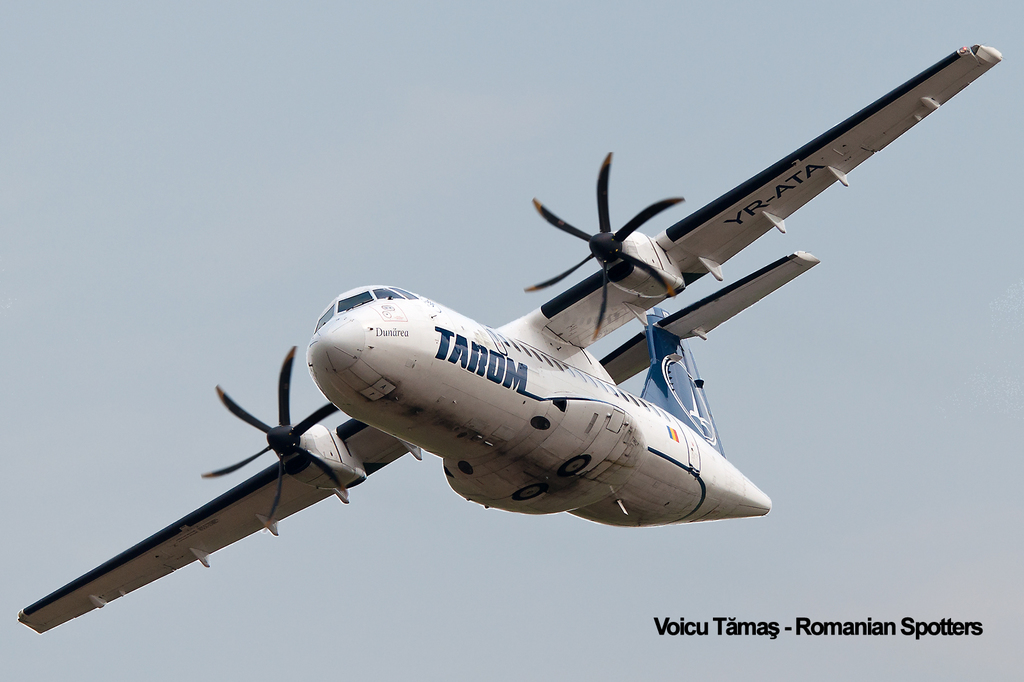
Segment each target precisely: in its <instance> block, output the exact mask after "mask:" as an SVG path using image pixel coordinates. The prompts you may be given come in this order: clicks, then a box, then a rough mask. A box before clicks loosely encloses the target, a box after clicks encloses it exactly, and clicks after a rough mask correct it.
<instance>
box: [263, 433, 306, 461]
mask: <svg viewBox="0 0 1024 682" xmlns="http://www.w3.org/2000/svg"><path fill="white" fill-rule="evenodd" d="M267 444H269V445H270V447H271V448H272V449H273V450H274V452H276V453H277V454H278V455H281V456H282V457H283V456H284V455H286V454H288V453H290V452H292V451H293V450H295V449H296V448H298V447H299V437H298V436H296V435H294V434H293V433H292V427H291V426H275V427H274V428H272V429H270V431H268V432H267Z"/></svg>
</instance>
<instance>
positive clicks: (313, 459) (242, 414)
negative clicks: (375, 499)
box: [203, 346, 344, 527]
mask: <svg viewBox="0 0 1024 682" xmlns="http://www.w3.org/2000/svg"><path fill="white" fill-rule="evenodd" d="M294 359H295V346H292V349H291V350H290V351H288V355H286V356H285V358H284V364H282V365H281V376H280V378H279V379H278V383H277V412H278V421H279V422H280V425H279V426H268V425H267V424H264V423H263V422H262V421H260V420H259V419H257V418H256V417H254V416H252V415H251V414H249V413H248V412H246V411H245V410H244V409H242V408H241V407H240V406H239V405H238V403H236V402H235V401H234V400H232V399H231V398H230V397H229V396H228V394H227V393H225V392H224V391H223V390H222V389H221V387H220V386H218V387H217V395H219V396H220V399H221V402H223V403H224V407H226V408H228V410H229V411H230V412H231V414H233V415H235V416H236V417H238V418H239V419H241V420H242V421H244V422H245V423H247V424H250V425H252V426H255V427H256V428H257V429H259V430H260V431H262V432H263V433H265V434H267V447H265V448H263V449H262V450H260V451H259V452H257V453H256V454H255V455H252V456H251V457H246V458H245V459H243V460H242V461H241V462H238V463H237V464H232V465H231V466H229V467H225V468H223V469H218V470H216V471H211V472H208V473H205V474H203V478H214V477H216V476H224V475H225V474H230V473H231V472H233V471H237V470H238V469H241V468H242V467H244V466H245V465H246V464H248V463H249V462H251V461H253V460H255V459H256V458H257V457H259V456H260V455H262V454H264V453H267V452H270V451H271V450H273V451H274V453H275V454H276V455H277V493H275V495H274V503H273V504H272V505H271V506H270V513H269V514H267V521H266V523H265V524H264V525H266V526H267V527H270V526H271V525H272V524H273V523H274V513H275V512H276V511H277V505H278V503H279V502H280V501H281V485H282V482H283V481H284V473H285V471H284V467H285V459H289V460H290V459H293V458H302V459H305V460H306V461H307V462H308V463H309V464H312V465H313V466H315V467H317V468H318V469H320V471H322V472H324V473H325V474H326V475H327V476H328V477H329V478H330V479H331V480H332V481H334V483H336V484H337V486H338V488H343V487H344V486H343V485H342V483H341V481H340V480H339V479H338V476H337V474H335V473H334V472H333V471H332V470H331V468H330V467H329V466H327V465H326V464H324V463H323V462H322V461H320V458H319V457H317V456H315V455H314V454H313V453H311V452H310V451H309V450H306V449H305V448H302V447H300V446H299V438H300V437H301V436H302V434H304V433H305V432H306V431H308V430H309V429H310V427H312V426H313V425H314V424H316V423H317V422H319V421H320V420H321V419H323V418H324V417H327V416H328V415H331V414H333V413H335V412H337V411H338V408H337V407H335V406H334V405H332V404H330V403H328V404H327V405H324V406H323V407H321V408H320V409H319V410H316V411H315V412H313V413H312V414H311V415H309V416H308V417H306V418H305V419H303V420H302V421H300V422H299V423H298V424H295V425H291V424H289V423H288V422H290V421H291V418H290V414H289V409H288V399H289V392H290V389H291V380H292V361H293V360H294Z"/></svg>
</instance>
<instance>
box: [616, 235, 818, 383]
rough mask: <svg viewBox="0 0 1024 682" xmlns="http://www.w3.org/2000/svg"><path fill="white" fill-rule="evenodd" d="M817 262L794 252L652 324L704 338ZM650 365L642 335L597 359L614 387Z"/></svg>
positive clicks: (806, 255)
mask: <svg viewBox="0 0 1024 682" xmlns="http://www.w3.org/2000/svg"><path fill="white" fill-rule="evenodd" d="M819 262H820V261H819V260H818V259H817V258H815V257H814V256H812V255H811V254H809V253H804V252H802V251H798V252H797V253H794V254H792V255H790V256H786V257H784V258H780V259H779V260H777V261H775V262H774V263H772V264H770V265H767V266H765V267H763V268H761V269H760V270H758V271H757V272H755V273H753V274H751V275H748V276H747V277H744V278H743V279H741V280H739V281H737V282H735V283H733V284H730V285H729V286H727V287H724V288H722V289H720V290H719V291H717V292H715V293H714V294H712V295H710V296H708V297H706V298H703V299H701V300H700V301H697V302H696V303H694V304H693V305H690V306H687V307H686V308H683V309H682V310H680V311H679V312H677V313H674V314H672V315H670V316H668V317H666V318H664V319H662V320H659V321H658V322H657V323H656V324H657V325H658V326H659V327H662V328H664V329H666V330H668V331H670V332H672V333H673V334H675V335H676V336H678V337H679V338H682V339H687V338H691V337H694V336H704V335H707V333H708V332H710V331H711V330H713V329H715V328H716V327H718V326H719V325H720V324H722V323H723V322H725V321H726V320H728V319H730V318H731V317H734V316H735V315H738V314H739V313H741V312H743V311H744V310H746V309H747V308H749V307H750V306H752V305H754V304H755V303H757V302H758V301H760V300H761V299H762V298H764V297H765V296H767V295H768V294H770V293H772V292H773V291H775V290H776V289H778V288H779V287H781V286H782V285H783V284H786V283H787V282H791V281H793V280H794V279H795V278H796V277H798V276H799V275H802V274H803V273H805V272H807V271H808V270H810V269H811V268H813V267H814V266H815V265H817V264H818V263H819ZM650 362H651V360H650V355H649V353H648V349H647V339H646V336H645V335H644V334H637V335H636V336H634V337H633V338H631V339H630V340H628V341H626V342H625V343H624V344H622V345H621V346H619V347H618V348H616V349H615V350H614V351H612V352H611V353H609V354H608V355H607V356H606V357H605V358H604V359H602V360H601V364H602V365H604V367H605V370H607V372H608V374H609V375H610V376H611V377H612V379H613V380H614V381H615V383H617V384H618V383H622V382H623V381H625V380H626V379H629V378H630V377H632V376H634V375H636V374H639V373H640V372H642V371H644V370H645V369H647V368H648V366H649V365H650Z"/></svg>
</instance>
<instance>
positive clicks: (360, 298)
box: [338, 291, 373, 313]
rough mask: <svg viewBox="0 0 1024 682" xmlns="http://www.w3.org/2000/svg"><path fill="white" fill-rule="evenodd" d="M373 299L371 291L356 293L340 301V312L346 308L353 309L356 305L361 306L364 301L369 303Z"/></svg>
mask: <svg viewBox="0 0 1024 682" xmlns="http://www.w3.org/2000/svg"><path fill="white" fill-rule="evenodd" d="M372 300H373V296H372V295H370V292H369V291H364V292H362V293H359V294H356V295H355V296H349V297H348V298H343V299H341V300H340V301H338V312H339V313H343V312H345V311H346V310H352V309H353V308H355V307H356V306H361V305H363V304H364V303H369V302H370V301H372Z"/></svg>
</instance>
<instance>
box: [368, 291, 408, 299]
mask: <svg viewBox="0 0 1024 682" xmlns="http://www.w3.org/2000/svg"><path fill="white" fill-rule="evenodd" d="M373 295H374V296H376V297H377V300H378V301H386V300H388V299H389V298H405V296H402V295H401V294H399V293H396V292H394V291H391V289H374V290H373Z"/></svg>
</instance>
